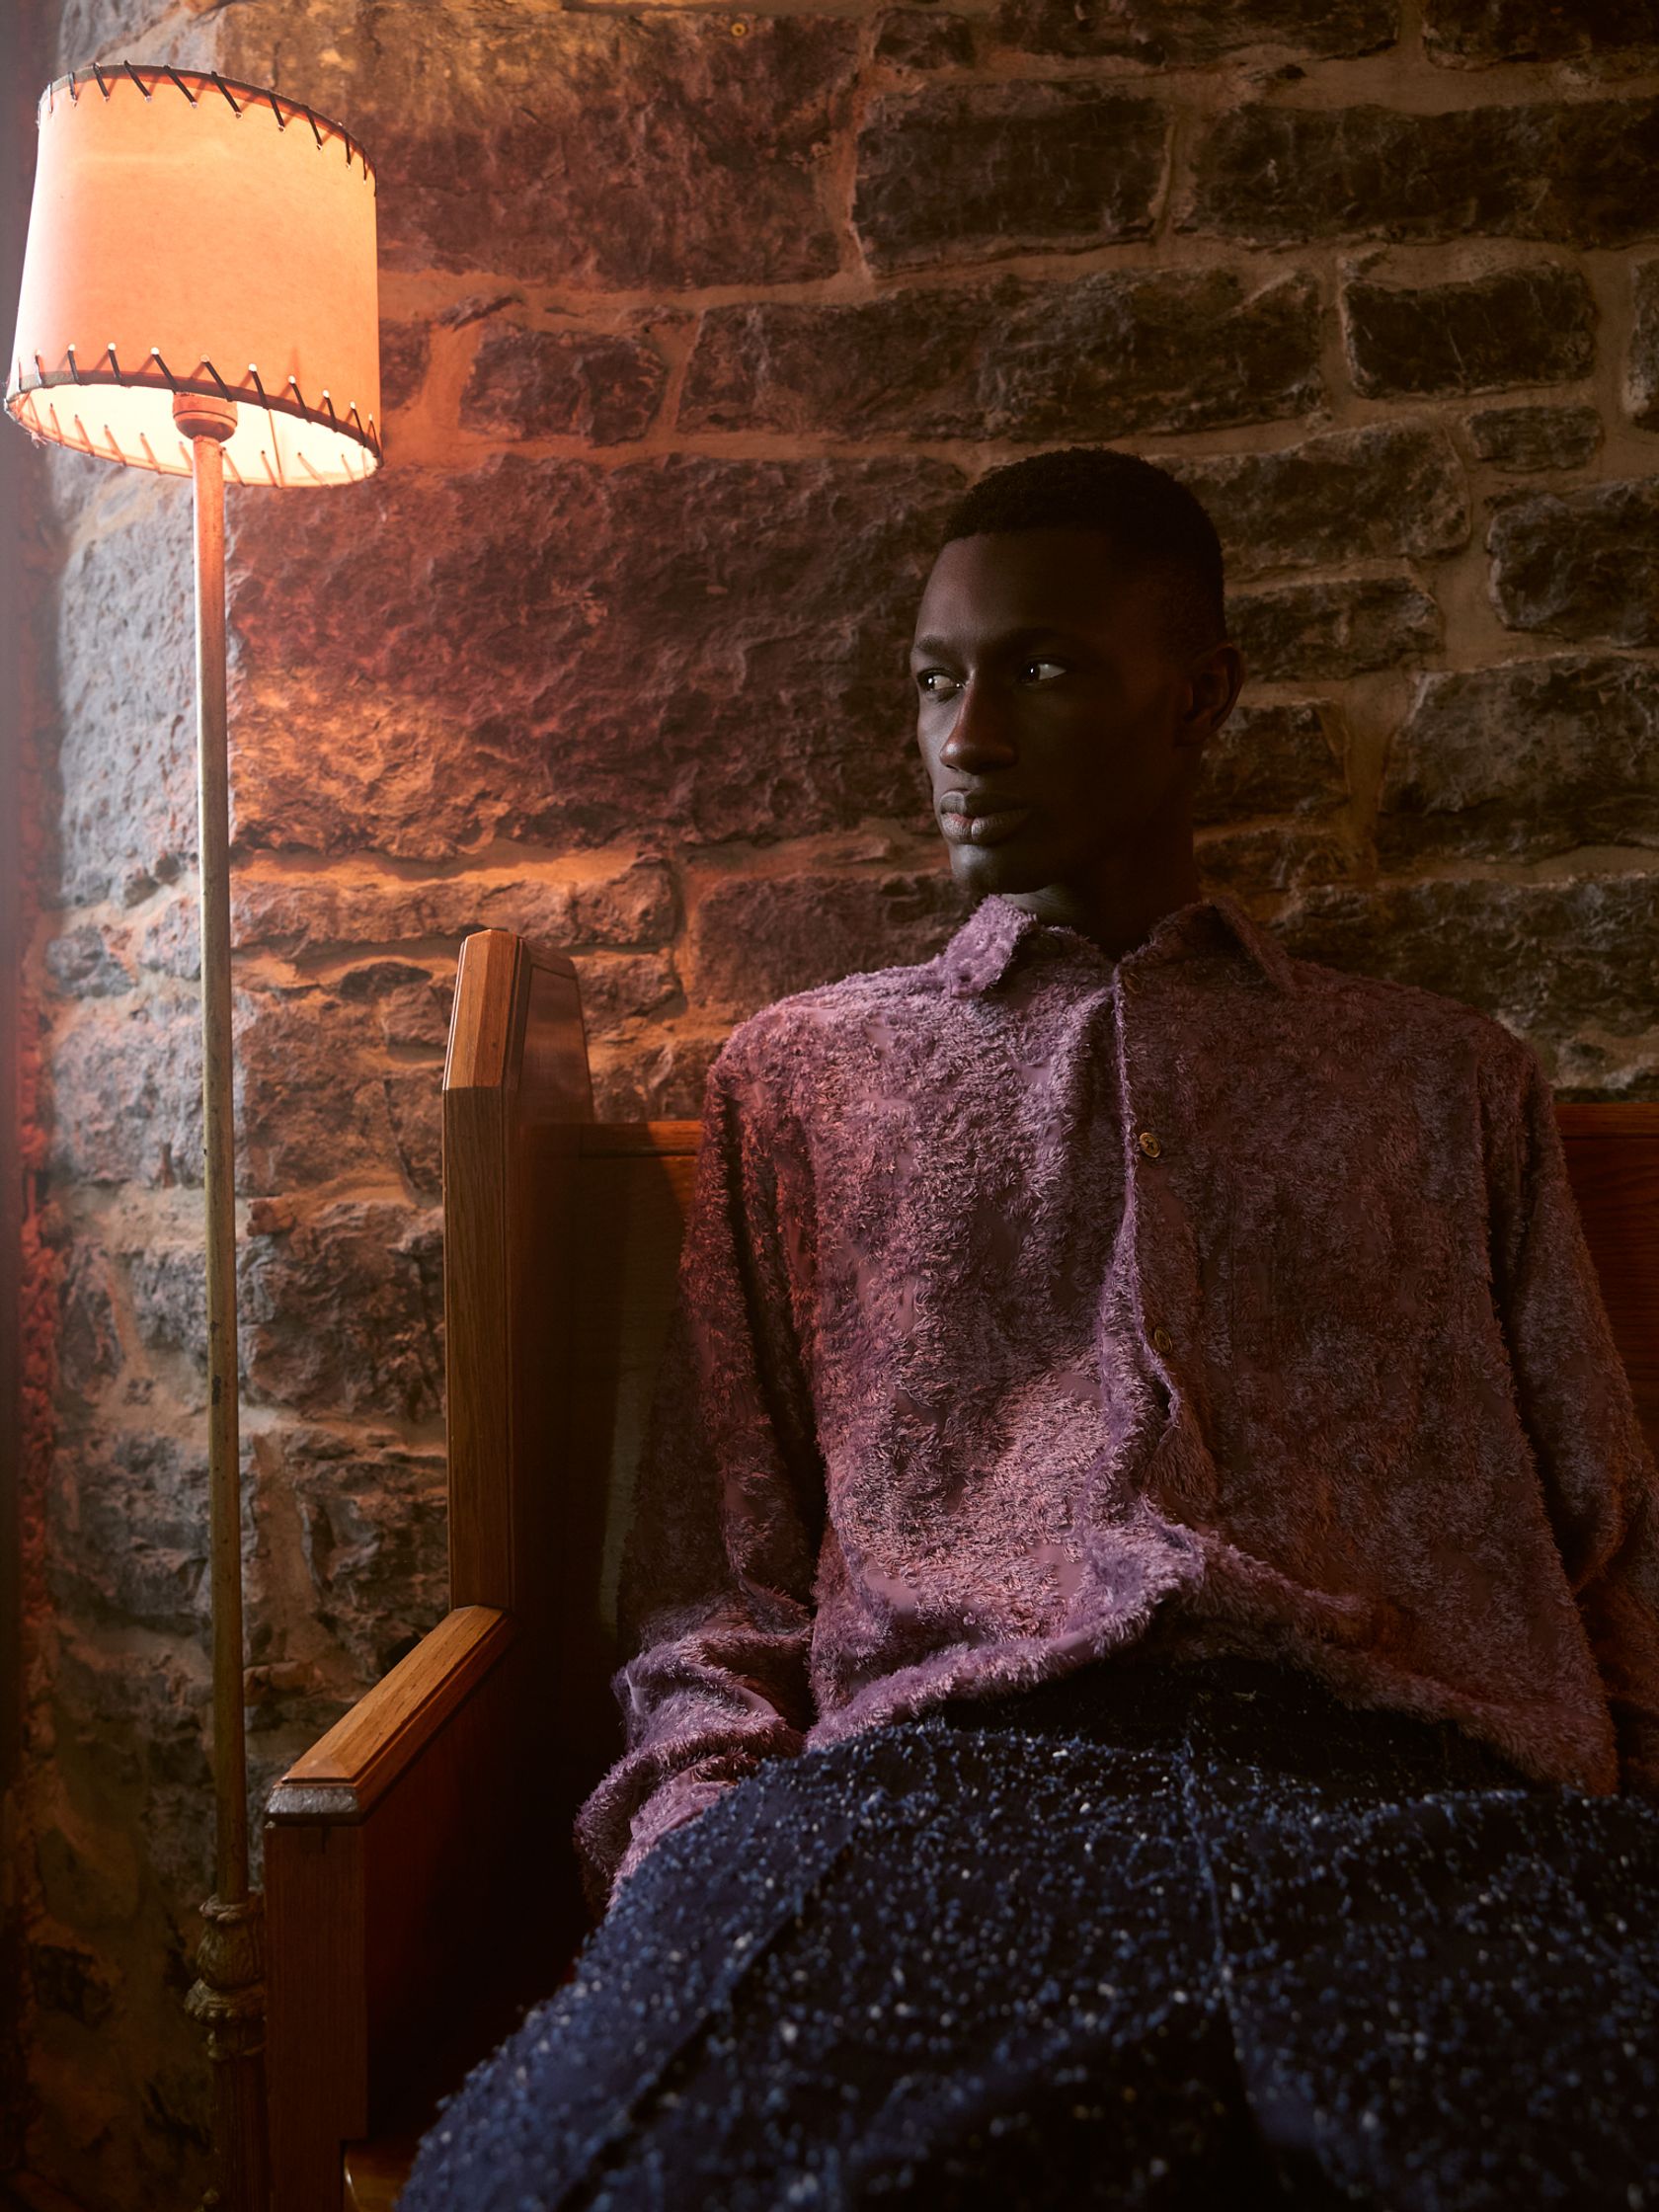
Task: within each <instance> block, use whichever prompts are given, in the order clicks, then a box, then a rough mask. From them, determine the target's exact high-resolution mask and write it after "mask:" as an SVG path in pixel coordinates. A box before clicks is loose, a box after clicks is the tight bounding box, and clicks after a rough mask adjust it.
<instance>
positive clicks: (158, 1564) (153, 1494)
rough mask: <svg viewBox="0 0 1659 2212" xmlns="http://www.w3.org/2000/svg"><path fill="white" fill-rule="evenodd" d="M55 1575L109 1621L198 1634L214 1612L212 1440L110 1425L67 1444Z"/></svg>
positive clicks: (85, 1613)
mask: <svg viewBox="0 0 1659 2212" xmlns="http://www.w3.org/2000/svg"><path fill="white" fill-rule="evenodd" d="M52 1484H53V1489H54V1492H55V1494H56V1500H57V1504H56V1509H55V1511H54V1512H53V1513H52V1525H53V1540H52V1545H51V1560H50V1565H49V1568H48V1577H49V1580H50V1583H51V1587H52V1590H53V1593H54V1596H55V1598H56V1600H57V1603H58V1604H59V1605H61V1606H63V1607H65V1608H67V1609H69V1610H70V1611H72V1612H73V1613H75V1614H76V1615H79V1616H82V1617H87V1618H90V1619H93V1620H99V1621H103V1622H114V1623H118V1624H120V1625H123V1626H132V1627H141V1628H148V1629H151V1630H153V1631H156V1632H166V1633H171V1634H175V1635H194V1634H195V1633H196V1632H197V1629H198V1628H199V1627H200V1626H201V1624H202V1622H203V1621H204V1620H206V1618H207V1586H206V1580H205V1577H206V1571H207V1514H206V1499H207V1464H206V1453H205V1450H204V1449H203V1450H198V1449H197V1447H196V1446H194V1445H191V1446H186V1445H182V1444H178V1443H176V1442H174V1440H173V1439H172V1438H170V1437H166V1436H159V1435H154V1436H152V1435H138V1436H135V1435H128V1434H122V1433H120V1432H119V1431H110V1430H103V1431H101V1432H99V1433H98V1434H96V1435H91V1436H75V1437H71V1438H67V1439H65V1441H64V1442H63V1443H62V1444H61V1445H60V1447H59V1449H58V1453H57V1458H56V1464H55V1467H54V1471H53V1476H52Z"/></svg>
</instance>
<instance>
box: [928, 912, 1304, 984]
mask: <svg viewBox="0 0 1659 2212" xmlns="http://www.w3.org/2000/svg"><path fill="white" fill-rule="evenodd" d="M1077 949H1087V950H1088V951H1090V952H1092V953H1094V954H1095V955H1096V956H1097V958H1099V959H1100V960H1101V961H1103V962H1104V961H1106V955H1105V953H1103V952H1101V950H1100V948H1099V947H1098V946H1097V945H1095V943H1094V941H1093V939H1092V938H1089V937H1085V936H1083V935H1082V934H1081V932H1080V931H1078V930H1075V929H1071V928H1068V927H1067V925H1066V924H1065V923H1064V922H1047V921H1041V920H1039V919H1038V917H1037V916H1036V915H1035V914H1034V913H1032V912H1030V910H1029V909H1026V908H1024V907H1019V906H1016V905H1015V904H1014V902H1013V901H1012V900H1011V899H1008V898H1005V897H1004V896H1003V895H1002V893H1000V892H997V891H990V892H988V893H987V894H986V896H985V897H984V898H983V899H982V900H981V901H980V903H979V905H978V906H977V907H976V908H975V909H974V910H973V912H972V913H971V914H970V915H969V916H968V919H967V920H966V921H965V922H964V923H963V924H962V926H961V928H960V929H958V930H957V932H956V934H955V936H953V937H952V938H951V940H950V942H949V943H948V944H947V945H946V946H945V949H944V951H943V952H942V953H940V955H939V962H940V966H941V969H942V971H943V974H944V979H945V988H946V989H947V990H948V991H949V992H950V994H951V996H952V997H954V998H963V997H968V996H970V995H973V994H975V993H978V992H982V991H987V990H991V989H994V988H995V987H996V986H997V985H998V984H999V983H1000V982H1001V981H1002V979H1003V977H1004V976H1005V975H1006V974H1007V973H1008V970H1009V969H1010V967H1012V966H1013V964H1014V963H1015V961H1016V960H1020V959H1024V958H1029V957H1031V956H1032V955H1033V954H1037V953H1043V952H1048V953H1065V952H1067V951H1073V950H1077ZM1227 950H1231V951H1234V952H1239V953H1242V954H1243V955H1244V956H1245V957H1246V958H1247V959H1248V960H1249V961H1251V962H1252V963H1253V964H1254V966H1255V968H1256V969H1257V970H1258V972H1259V973H1260V974H1261V976H1262V977H1263V978H1264V979H1265V980H1266V982H1267V983H1269V984H1270V985H1271V986H1272V987H1273V988H1275V989H1276V990H1282V991H1288V990H1292V989H1294V988H1296V987H1295V981H1294V975H1293V970H1292V966H1291V960H1290V956H1289V954H1288V953H1287V952H1286V951H1285V948H1284V947H1283V946H1282V945H1281V944H1280V942H1279V940H1278V939H1277V938H1276V937H1275V936H1274V935H1273V934H1272V933H1271V931H1269V930H1267V929H1266V928H1264V927H1263V926H1262V925H1261V924H1260V923H1259V922H1257V921H1255V920H1254V919H1253V918H1252V917H1251V915H1249V914H1248V913H1246V912H1245V910H1244V909H1243V908H1242V907H1241V906H1239V905H1238V903H1237V901H1236V900H1233V899H1229V898H1228V897H1227V896H1226V895H1225V893H1223V892H1216V893H1213V894H1212V895H1211V896H1210V897H1209V898H1206V899H1197V900H1194V901H1193V903H1192V904H1191V905H1190V906H1186V907H1177V908H1175V909H1173V910H1172V911H1171V912H1169V913H1166V914H1164V915H1162V916H1160V918H1159V919H1158V920H1157V921H1156V922H1154V923H1153V925H1152V927H1151V929H1150V930H1149V931H1148V932H1147V935H1146V940H1145V942H1144V943H1143V944H1140V945H1137V946H1136V947H1135V948H1134V950H1133V951H1131V952H1128V953H1126V954H1125V955H1124V961H1125V962H1126V963H1128V964H1129V965H1130V966H1132V967H1133V968H1136V969H1139V968H1141V967H1142V966H1143V965H1144V964H1145V965H1146V966H1151V965H1153V964H1155V963H1156V962H1157V961H1159V960H1161V959H1163V958H1165V957H1167V956H1169V955H1171V954H1174V955H1177V956H1178V955H1179V954H1181V953H1183V952H1214V951H1227ZM1107 964H1108V965H1110V963H1107Z"/></svg>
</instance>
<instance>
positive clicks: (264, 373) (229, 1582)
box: [6, 62, 380, 2212]
mask: <svg viewBox="0 0 1659 2212" xmlns="http://www.w3.org/2000/svg"><path fill="white" fill-rule="evenodd" d="M39 122H40V152H39V161H38V166H37V170H36V178H35V197H34V202H33V205H32V208H31V212H30V221H29V242H28V246H27V249H26V252H25V257H24V269H23V289H22V297H21V299H20V302H19V308H18V326H17V339H16V342H15V344H14V345H13V348H12V353H11V360H10V373H9V376H8V379H7V386H6V408H7V411H8V412H9V413H10V414H11V415H12V417H13V418H14V420H16V421H17V422H19V423H21V424H22V425H23V426H24V428H25V429H26V430H28V431H30V432H31V433H32V434H33V435H34V436H35V437H37V438H39V439H42V440H45V441H47V442H49V443H53V444H57V445H67V446H70V447H72V448H73V449H74V450H75V451H77V452H82V453H89V454H92V455H94V456H96V457H97V458H98V459H100V460H106V461H119V462H121V463H123V464H124V465H125V466H127V467H129V468H148V469H154V470H156V471H157V472H158V473H159V474H161V475H163V476H189V477H191V478H193V479H194V483H195V501H196V680H197V833H198V842H199V847H200V877H201V1047H202V1155H203V1157H202V1184H203V1193H204V1199H205V1208H206V1276H207V1400H208V1413H207V1460H208V1492H209V1507H210V1511H209V1522H210V1548H211V1589H212V1608H213V1782H214V1793H215V1802H216V1813H217V1822H216V1846H215V1868H214V1884H213V1893H212V1895H211V1896H210V1897H209V1899H208V1900H207V1902H206V1904H205V1905H204V1906H203V1908H202V1912H203V1915H204V1918H205V1921H206V1928H205V1931H204V1933H203V1936H202V1938H201V1943H200V1946H199V1949H198V1951H197V1976H198V1979H197V1984H196V1987H195V1988H194V1989H193V1990H192V1992H191V1996H190V2008H191V2011H192V2013H193V2014H194V2015H196V2017H197V2018H198V2019H199V2020H201V2021H202V2023H203V2025H204V2026H205V2028H206V2032H207V2047H208V2051H209V2054H210V2056H211V2058H212V2060H213V2061H214V2064H213V2069H212V2071H213V2078H214V2150H215V2158H216V2166H217V2201H218V2202H219V2203H220V2204H221V2205H225V2206H229V2207H233V2208H234V2212H265V2199H266V2196H267V2193H268V2192H267V2186H266V2164H267V2162H266V2138H265V2085H264V2046H265V1993H264V1964H263V1958H264V1944H263V1938H262V1927H261V1905H260V1899H259V1897H258V1896H257V1895H256V1894H255V1893H254V1892H253V1890H252V1889H251V1886H250V1883H249V1878H248V1789H247V1761H246V1750H245V1744H244V1738H243V1642H242V1557H241V1510H240V1497H239V1485H238V1445H237V1359H236V1272H235V1270H236V1212H235V1205H236V1201H235V1150H234V1136H233V1121H232V1059H231V1031H230V881H229V873H230V871H229V797H228V780H227V770H226V743H225V589H224V480H225V475H226V473H227V472H228V474H229V476H230V479H231V481H232V482H233V483H236V484H259V485H268V486H272V487H275V488H278V489H281V490H289V489H293V488H301V489H303V488H307V487H312V486H318V485H330V484H352V483H356V482H357V481H359V479H361V478H362V477H364V476H366V475H367V474H368V473H369V472H370V470H372V469H374V468H376V467H378V466H379V462H380V441H379V435H378V431H377V428H376V422H377V418H378V415H379V409H380V369H379V337H378V316H377V303H376V282H375V229H374V178H373V173H372V171H371V170H370V168H369V165H368V162H367V161H366V159H365V158H364V155H363V150H362V148H361V147H360V146H359V145H358V144H357V143H356V140H355V139H354V138H352V137H351V136H350V134H349V133H348V132H347V131H345V130H344V129H342V127H341V126H340V124H338V123H334V122H330V121H328V120H327V119H326V118H324V117H322V116H319V115H316V114H314V113H313V112H312V111H311V110H310V109H309V108H307V107H305V106H304V105H303V104H302V103H300V102H298V101H295V100H293V99H290V98H288V97H287V96H285V95H283V94H280V93H276V92H272V91H269V90H266V89H262V88H261V87H260V86H257V85H246V84H241V83H238V82H237V81H235V80H234V79H231V78H224V77H219V76H216V75H213V74H211V73H206V74H204V73H202V72H201V71H199V70H192V69H175V68H171V67H168V66H165V65H162V66H155V65H150V64H144V65H135V64H133V63H131V62H121V63H119V64H118V65H115V66H99V65H98V64H94V65H93V66H92V67H91V68H89V69H85V70H75V71H72V72H71V73H70V74H69V75H68V76H66V77H60V78H58V79H57V80H56V81H55V82H54V83H53V84H51V85H50V86H48V87H47V89H46V91H45V92H44V93H43V94H42V95H41V98H40V113H39Z"/></svg>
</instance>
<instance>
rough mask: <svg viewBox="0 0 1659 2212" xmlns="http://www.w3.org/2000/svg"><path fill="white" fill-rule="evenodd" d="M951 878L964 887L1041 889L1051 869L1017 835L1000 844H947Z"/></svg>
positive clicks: (1013, 889) (992, 889)
mask: <svg viewBox="0 0 1659 2212" xmlns="http://www.w3.org/2000/svg"><path fill="white" fill-rule="evenodd" d="M945 849H946V851H947V852H948V853H949V855H950V871H951V879H952V881H953V882H954V883H957V884H960V885H961V887H962V889H963V890H964V891H972V892H976V893H980V894H984V893H985V892H988V891H1041V890H1042V888H1043V886H1044V885H1045V884H1047V883H1049V882H1051V881H1052V880H1053V876H1054V871H1053V869H1052V868H1046V867H1045V866H1044V865H1043V863H1042V861H1041V859H1040V858H1038V857H1037V856H1036V855H1035V854H1033V853H1032V852H1031V851H1030V850H1029V849H1027V848H1026V847H1025V846H1024V844H1023V842H1022V840H1021V839H1020V838H1018V837H1013V838H1010V839H1009V841H1008V842H1007V843H1006V844H1002V845H958V844H947V846H946V848H945Z"/></svg>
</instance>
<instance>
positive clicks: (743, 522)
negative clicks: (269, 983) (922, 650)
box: [232, 454, 962, 858]
mask: <svg viewBox="0 0 1659 2212" xmlns="http://www.w3.org/2000/svg"><path fill="white" fill-rule="evenodd" d="M961 486H962V479H961V477H960V476H959V475H958V473H957V472H956V471H955V470H954V469H951V468H948V467H946V466H944V465H942V464H940V463H937V462H933V461H925V460H908V459H907V460H847V461H798V462H792V461H745V460H734V461H726V460H712V459H703V458H670V459H665V460H659V461H650V462H642V463H640V464H638V465H633V466H626V467H620V468H617V467H612V468H600V467H597V466H594V465H593V464H590V463H588V462H584V461H567V460H531V459H528V458H526V457H525V456H523V455H520V454H506V455H503V456H502V457H500V458H499V459H496V460H493V461H491V462H489V463H488V464H486V465H485V466H484V467H482V468H480V469H478V470H475V471H473V472H470V473H468V474H465V475H460V476H446V475H439V474H435V473H430V472H426V471H406V472H404V473H402V474H398V473H397V472H395V471H388V472H387V473H385V474H383V475H377V476H374V477H372V478H370V479H369V480H368V482H367V483H366V484H364V485H361V486H357V487H354V488H353V489H352V490H351V491H349V492H342V493H336V494H329V495H326V496H325V495H321V494H319V495H318V496H317V498H315V499H309V500H301V499H292V500H277V499H271V500H267V501H266V502H265V503H264V504H263V506H262V507H261V509H260V510H259V512H258V514H257V515H256V514H255V513H254V511H253V509H252V507H251V506H250V507H248V508H247V509H245V510H244V511H243V512H242V514H240V515H239V518H238V531H237V549H236V559H235V566H234V570H233V578H234V581H233V584H232V592H233V603H234V619H235V621H236V623H237V625H238V628H239V630H240V632H241V636H242V650H241V654H240V657H239V675H238V697H237V706H236V724H235V726H236V731H237V749H236V750H237V759H236V769H235V789H236V822H237V829H238V833H239V836H240V838H241V840H242V843H243V844H244V845H245V846H261V845H281V846H293V845H299V846H310V847H312V848H313V849H316V850H321V851H325V852H331V851H333V852H337V851H340V850H342V849H352V848H356V847H363V846H373V847H377V848H378V849H379V850H381V851H382V852H390V853H395V854H398V855H400V856H404V857H417V856H419V857H433V858H448V857H451V856H452V855H454V854H457V853H459V852H461V851H463V850H464V849H466V848H467V847H468V846H470V845H473V844H474V843H475V842H476V841H477V840H479V839H481V838H486V837H491V836H498V837H508V838H517V839H523V840H529V841H532V842H536V843H540V844H545V845H550V846H553V847H555V848H559V849H564V850H576V849H579V848H584V847H586V848H593V847H597V846H603V845H605V844H607V843H609V842H611V841H612V840H613V839H617V838H619V837H624V836H625V837H627V838H629V839H630V840H635V839H637V838H638V837H639V836H640V835H641V833H642V832H643V831H645V830H655V831H656V832H658V833H659V834H661V835H672V837H673V838H674V840H675V842H676V843H680V844H684V843H696V842H700V841H705V840H718V839H722V838H728V837H748V838H753V839H754V840H755V841H756V842H760V843H769V842H772V841H775V840H776V839H778V838H779V837H791V838H793V837H800V836H804V835H810V834H811V833H812V832H813V831H815V830H828V829H834V828H844V827H845V826H846V825H847V824H848V823H849V822H852V821H856V820H857V819H858V818H859V817H861V816H864V815H881V816H894V815H899V816H907V815H914V813H915V812H916V807H917V800H918V792H919V786H918V783H917V775H916V770H915V768H914V765H913V762H912V759H911V748H910V746H909V741H908V735H907V731H906V725H907V721H908V700H909V691H908V685H907V682H906V677H905V672H904V671H905V653H906V648H907V646H908V644H909V634H910V629H911V625H912V623H913V621H914V611H915V602H916V598H917V595H918V593H919V592H920V587H921V583H922V580H923V578H924V577H925V575H926V571H927V568H928V566H929V564H930V560H931V556H932V550H933V539H934V535H935V533H936V530H937V528H938V525H939V522H940V520H941V518H942V516H943V514H944V512H945V510H946V508H947V507H948V506H949V504H950V502H951V500H952V499H953V497H955V496H956V495H957V494H958V493H959V492H960V490H961ZM301 509H303V510H304V512H303V514H301V513H300V512H298V511H299V510H301ZM364 606H372V607H373V609H374V620H373V622H372V623H370V624H367V625H366V626H365V625H364V623H363V622H362V621H361V619H360V612H359V610H360V609H361V608H362V607H364ZM480 670H485V671H487V672H488V677H487V680H485V681H483V682H481V680H480V674H479V672H480ZM365 701H372V702H373V704H372V712H365Z"/></svg>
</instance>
